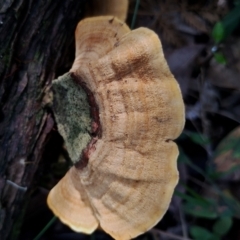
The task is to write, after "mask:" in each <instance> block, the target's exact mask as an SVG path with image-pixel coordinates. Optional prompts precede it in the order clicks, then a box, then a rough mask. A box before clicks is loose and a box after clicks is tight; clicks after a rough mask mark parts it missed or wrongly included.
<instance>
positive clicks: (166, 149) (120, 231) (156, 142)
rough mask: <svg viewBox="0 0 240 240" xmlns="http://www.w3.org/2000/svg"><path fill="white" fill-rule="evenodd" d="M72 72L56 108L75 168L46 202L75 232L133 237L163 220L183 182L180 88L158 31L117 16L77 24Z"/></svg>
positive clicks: (182, 109) (117, 237) (182, 115)
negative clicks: (180, 178) (134, 25)
mask: <svg viewBox="0 0 240 240" xmlns="http://www.w3.org/2000/svg"><path fill="white" fill-rule="evenodd" d="M70 72H71V75H69V74H68V75H67V76H68V79H66V80H65V84H68V85H71V87H65V88H64V89H65V90H66V92H65V94H64V96H66V98H65V97H64V98H63V94H62V93H58V92H59V91H58V86H59V85H58V84H60V85H61V84H62V83H61V81H60V80H57V83H58V84H57V85H56V86H53V88H54V92H55V95H56V96H58V95H59V96H62V97H59V98H58V99H57V100H56V101H57V102H56V104H54V106H55V107H54V113H55V115H56V121H57V123H58V129H59V132H60V133H61V135H62V136H63V138H64V140H65V143H66V147H67V150H68V152H69V156H70V158H71V159H72V160H73V162H74V163H75V166H73V167H72V168H71V169H70V170H69V171H68V172H67V174H66V175H65V177H64V178H63V179H62V180H60V181H59V183H58V184H57V185H56V186H55V187H54V188H53V189H52V190H51V191H50V194H49V196H48V205H49V207H50V208H51V209H52V210H53V212H54V213H55V214H56V215H57V216H58V217H59V218H60V219H61V220H62V221H63V222H64V223H66V224H67V225H69V226H70V227H71V228H72V229H73V230H75V231H79V232H85V233H91V232H93V231H94V230H95V229H96V228H97V227H98V226H100V227H101V228H102V229H103V230H104V231H106V232H107V233H108V234H110V235H111V236H112V237H113V238H115V239H118V240H126V239H131V238H134V237H136V236H138V235H140V234H142V233H144V232H145V231H147V230H148V229H150V228H152V227H153V226H154V225H155V224H156V223H157V222H158V221H159V220H160V219H161V218H162V216H163V215H164V214H165V212H166V210H167V209H168V206H169V204H170V201H171V198H172V194H173V190H174V188H175V186H176V184H177V181H178V171H177V163H176V161H177V156H178V148H177V145H176V144H175V143H174V142H173V141H172V140H174V139H176V138H177V137H178V136H179V134H180V133H181V131H182V129H183V125H184V105H183V100H182V96H181V93H180V89H179V86H178V84H177V82H176V80H175V79H174V77H173V75H172V74H171V72H170V70H169V68H168V66H167V63H166V61H165V59H164V55H163V51H162V47H161V43H160V41H159V38H158V36H157V35H156V34H155V33H154V32H153V31H151V30H149V29H146V28H139V29H136V30H133V31H130V29H129V28H128V27H127V26H126V25H125V24H124V23H122V22H121V21H119V20H118V19H116V18H113V17H95V18H88V19H85V20H83V21H81V22H80V23H79V24H78V27H77V29H76V58H75V61H74V64H73V66H72V69H71V70H70ZM79 79H80V82H79V81H78V80H79ZM55 84H56V83H54V84H53V85H55ZM64 86H66V85H64ZM82 89H83V90H84V89H85V93H81V91H82ZM86 89H87V90H86ZM68 91H70V94H68V93H67V92H68ZM88 91H89V92H88ZM81 94H82V95H83V96H84V99H85V102H86V103H87V104H86V106H85V105H84V106H85V107H84V106H82V105H81V104H82V103H83V102H84V101H83V100H81V99H82V98H80V97H79V95H81ZM55 95H54V96H55ZM67 98H69V101H68V102H66V103H64V104H63V103H61V101H64V100H63V99H67ZM90 99H91V100H90ZM59 102H60V104H59ZM63 105H64V106H63ZM56 106H57V107H56ZM62 109H64V111H62ZM71 118H72V119H73V121H71ZM78 119H79V121H78ZM64 122H65V124H64ZM59 126H60V127H59ZM90 132H94V134H93V135H91V134H89V133H90ZM91 138H92V139H91ZM83 139H84V140H83ZM79 141H80V142H81V143H79ZM83 143H85V147H83V145H84V144H83ZM84 153H86V154H85V155H86V157H87V161H85V164H82V163H81V161H82V162H83V161H84V157H83V156H84ZM79 160H80V162H78V161H79Z"/></svg>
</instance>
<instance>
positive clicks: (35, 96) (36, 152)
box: [0, 0, 85, 240]
mask: <svg viewBox="0 0 240 240" xmlns="http://www.w3.org/2000/svg"><path fill="white" fill-rule="evenodd" d="M84 4H85V0H81V1H80V0H61V1H51V0H48V1H44V0H1V2H0V99H1V101H0V103H1V104H0V146H1V147H0V157H1V158H0V239H1V240H5V239H15V238H16V237H17V233H18V230H19V228H20V226H19V219H18V217H19V216H22V215H23V212H24V211H23V210H22V206H24V202H25V201H26V199H27V198H26V197H27V195H28V191H27V189H28V188H29V186H30V185H31V182H32V180H33V178H34V174H35V172H36V170H37V168H38V163H39V161H40V160H41V158H42V156H43V152H44V147H45V144H46V141H47V138H48V135H49V133H50V131H51V130H52V128H53V125H54V120H53V117H52V114H51V111H49V109H48V107H47V105H46V102H47V101H46V99H47V96H48V94H47V93H48V89H49V88H50V86H51V81H52V79H54V78H56V77H57V76H58V75H61V74H62V73H64V72H67V71H68V68H69V67H70V64H71V63H72V61H73V58H74V30H75V27H76V25H77V23H78V21H79V20H80V19H81V17H82V16H81V15H82V14H81V13H82V12H83V11H82V10H83V7H84ZM69 49H70V50H69ZM69 51H70V53H69Z"/></svg>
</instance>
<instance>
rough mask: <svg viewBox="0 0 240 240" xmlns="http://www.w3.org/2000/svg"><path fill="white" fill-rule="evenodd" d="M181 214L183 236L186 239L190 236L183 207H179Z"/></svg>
mask: <svg viewBox="0 0 240 240" xmlns="http://www.w3.org/2000/svg"><path fill="white" fill-rule="evenodd" d="M179 215H180V221H181V227H182V233H183V237H184V238H185V239H186V238H188V233H187V227H186V221H185V215H184V213H183V211H182V208H181V207H180V208H179Z"/></svg>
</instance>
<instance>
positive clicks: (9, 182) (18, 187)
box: [6, 180, 27, 192]
mask: <svg viewBox="0 0 240 240" xmlns="http://www.w3.org/2000/svg"><path fill="white" fill-rule="evenodd" d="M6 182H7V183H8V184H9V185H11V186H13V187H15V188H17V189H19V190H21V191H24V192H26V191H27V187H22V186H19V185H18V184H16V183H14V182H12V181H10V180H7V181H6Z"/></svg>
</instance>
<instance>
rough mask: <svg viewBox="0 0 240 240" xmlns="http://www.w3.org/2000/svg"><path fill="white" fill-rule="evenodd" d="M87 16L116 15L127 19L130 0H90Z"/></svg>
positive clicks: (123, 19) (121, 18)
mask: <svg viewBox="0 0 240 240" xmlns="http://www.w3.org/2000/svg"><path fill="white" fill-rule="evenodd" d="M86 4H87V7H86V8H87V9H86V11H85V12H86V13H87V14H86V17H89V16H109V15H112V16H115V17H117V18H118V19H120V20H122V21H125V20H126V18H127V11H128V0H104V1H103V0H88V2H87V3H86Z"/></svg>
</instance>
